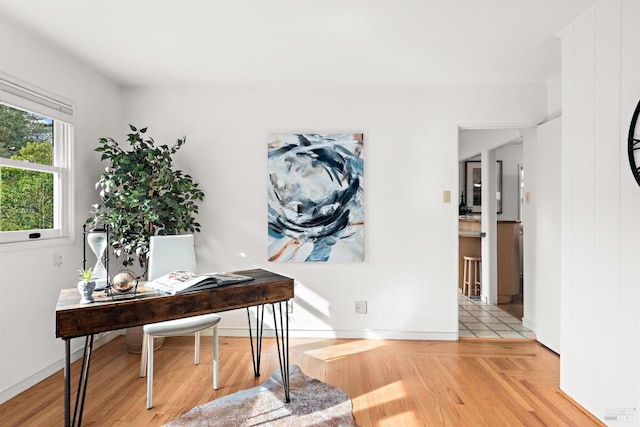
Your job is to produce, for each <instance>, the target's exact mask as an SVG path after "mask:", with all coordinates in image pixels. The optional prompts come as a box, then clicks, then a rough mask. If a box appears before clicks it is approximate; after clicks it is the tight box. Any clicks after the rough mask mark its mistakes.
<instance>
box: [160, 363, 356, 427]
mask: <svg viewBox="0 0 640 427" xmlns="http://www.w3.org/2000/svg"><path fill="white" fill-rule="evenodd" d="M289 387H290V388H289V390H290V393H289V395H290V397H291V401H290V402H289V403H284V390H283V388H282V376H281V374H280V369H277V370H276V371H275V372H274V373H273V375H271V377H269V379H268V380H267V381H265V382H264V383H263V384H262V385H259V386H257V387H253V388H250V389H248V390H242V391H239V392H236V393H233V394H230V395H228V396H224V397H221V398H220V399H216V400H213V401H211V402H209V403H205V404H204V405H200V406H197V407H195V408H193V409H192V410H190V411H189V412H187V413H185V414H184V415H182V416H180V417H179V418H176V419H175V420H173V421H171V422H169V423H168V424H165V426H166V427H181V426H185V427H187V426H188V427H197V426H233V427H236V426H243V427H244V426H295V427H299V426H340V427H342V426H357V424H356V422H355V420H354V418H353V414H352V405H351V400H350V399H349V396H347V395H346V394H345V393H344V392H343V391H342V390H340V389H339V388H336V387H333V386H331V385H329V384H326V383H323V382H322V381H319V380H317V379H314V378H310V377H308V376H306V375H305V374H304V373H303V372H302V370H300V368H299V367H298V366H297V365H290V367H289Z"/></svg>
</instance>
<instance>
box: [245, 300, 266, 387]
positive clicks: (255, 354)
mask: <svg viewBox="0 0 640 427" xmlns="http://www.w3.org/2000/svg"><path fill="white" fill-rule="evenodd" d="M256 308H257V310H258V311H257V313H256V349H255V351H254V346H253V335H251V312H250V311H249V307H247V320H248V321H249V341H250V342H251V359H252V360H253V373H254V375H255V376H256V377H259V376H260V355H261V353H262V325H263V324H264V305H259V306H257V307H256Z"/></svg>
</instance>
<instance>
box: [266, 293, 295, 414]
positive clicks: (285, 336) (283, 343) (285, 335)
mask: <svg viewBox="0 0 640 427" xmlns="http://www.w3.org/2000/svg"><path fill="white" fill-rule="evenodd" d="M277 304H278V311H279V314H280V316H279V319H278V316H277V315H276V304H275V303H274V304H271V307H272V309H273V326H274V329H275V332H276V345H277V346H278V361H279V362H280V373H281V374H282V386H283V387H284V401H285V403H289V402H291V398H290V394H289V310H288V307H287V301H281V302H279V303H277ZM283 305H284V310H283V308H282V306H283ZM283 312H284V316H283ZM278 320H279V322H278ZM278 325H279V327H280V334H279V335H278Z"/></svg>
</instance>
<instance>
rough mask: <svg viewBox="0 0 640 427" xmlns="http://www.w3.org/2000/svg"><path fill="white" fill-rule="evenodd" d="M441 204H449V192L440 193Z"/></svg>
mask: <svg viewBox="0 0 640 427" xmlns="http://www.w3.org/2000/svg"><path fill="white" fill-rule="evenodd" d="M442 203H451V191H449V190H444V191H443V192H442Z"/></svg>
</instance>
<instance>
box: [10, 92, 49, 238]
mask: <svg viewBox="0 0 640 427" xmlns="http://www.w3.org/2000/svg"><path fill="white" fill-rule="evenodd" d="M52 143H53V122H52V121H51V120H50V119H47V118H45V117H42V116H38V115H36V114H32V113H28V112H26V111H21V110H17V109H15V108H11V107H7V106H5V105H0V157H4V158H8V159H12V160H21V161H25V162H31V163H37V164H42V165H51V164H52V161H53V145H52ZM53 196H54V194H53V174H51V173H47V172H38V171H32V170H26V169H21V168H13V167H7V166H3V167H0V231H16V230H33V229H50V228H53V223H54V217H53V214H54V211H53V209H54V208H53Z"/></svg>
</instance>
